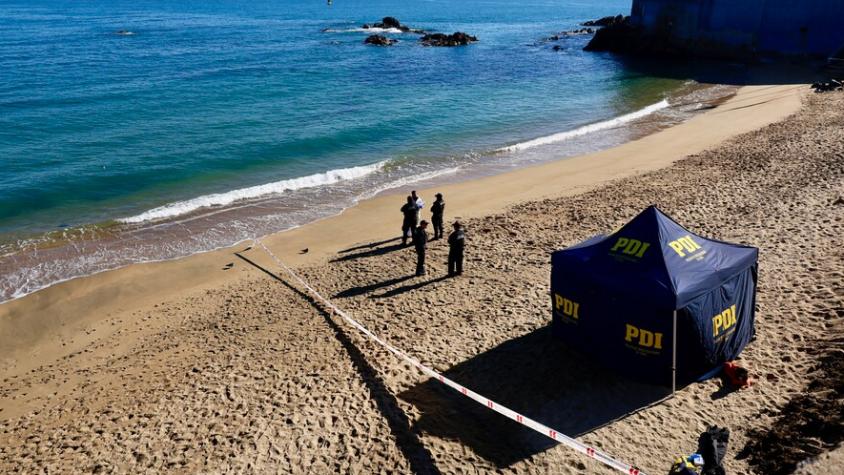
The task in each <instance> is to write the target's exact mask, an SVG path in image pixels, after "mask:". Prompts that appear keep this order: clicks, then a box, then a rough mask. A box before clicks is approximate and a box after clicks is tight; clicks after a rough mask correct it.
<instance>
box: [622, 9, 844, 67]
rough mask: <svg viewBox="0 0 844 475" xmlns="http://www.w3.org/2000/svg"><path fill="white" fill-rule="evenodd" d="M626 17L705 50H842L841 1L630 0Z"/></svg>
mask: <svg viewBox="0 0 844 475" xmlns="http://www.w3.org/2000/svg"><path fill="white" fill-rule="evenodd" d="M630 16H631V21H632V22H633V23H634V24H635V25H639V26H642V27H643V28H644V29H645V30H646V31H647V32H651V33H666V34H669V35H670V36H671V37H672V38H674V39H677V40H680V41H692V42H696V43H702V44H704V45H707V46H710V47H716V46H718V47H726V48H738V49H744V50H747V51H750V52H754V53H762V54H766V53H775V54H788V55H804V54H808V55H816V56H829V55H831V54H833V53H835V52H836V51H837V50H838V49H839V48H841V47H842V46H844V0H633V7H632V10H631V15H630Z"/></svg>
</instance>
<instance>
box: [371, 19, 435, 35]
mask: <svg viewBox="0 0 844 475" xmlns="http://www.w3.org/2000/svg"><path fill="white" fill-rule="evenodd" d="M361 28H363V29H364V30H371V29H373V28H380V29H382V30H399V31H402V32H404V33H417V34H420V35H423V34H425V30H419V29H416V28H411V27H409V26H407V25H402V24H401V22H400V21H399V20H398V19H396V18H395V17H391V16H385V17H384V18H382V19H381V22H379V23H373V24H371V25H370V24H368V23H367V24H364V25H363V26H362V27H361Z"/></svg>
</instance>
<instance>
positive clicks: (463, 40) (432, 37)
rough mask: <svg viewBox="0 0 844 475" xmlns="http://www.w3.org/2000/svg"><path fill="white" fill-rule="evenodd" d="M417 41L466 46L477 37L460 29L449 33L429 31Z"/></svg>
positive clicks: (427, 43)
mask: <svg viewBox="0 0 844 475" xmlns="http://www.w3.org/2000/svg"><path fill="white" fill-rule="evenodd" d="M419 41H420V42H421V43H422V44H423V45H425V46H466V45H468V44H469V43H475V42H477V41H478V38H477V37H475V36H472V35H468V34H466V33H463V32H461V31H457V32H454V33H452V34H450V35H446V34H443V33H429V34H427V35H425V36H423V37H422V38H420V39H419Z"/></svg>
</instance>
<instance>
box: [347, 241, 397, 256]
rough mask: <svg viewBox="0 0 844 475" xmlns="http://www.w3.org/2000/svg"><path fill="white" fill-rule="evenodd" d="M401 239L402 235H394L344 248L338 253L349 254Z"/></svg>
mask: <svg viewBox="0 0 844 475" xmlns="http://www.w3.org/2000/svg"><path fill="white" fill-rule="evenodd" d="M400 239H401V238H400V237H394V238H390V239H385V240H383V241H377V242H371V243H369V244H361V245H360V246H354V247H350V248H348V249H343V250H342V251H340V252H339V253H338V254H348V253H350V252H353V251H360V250H362V249H372V248H373V247H378V246H381V245H384V244H388V243H391V242H393V241H398V240H400Z"/></svg>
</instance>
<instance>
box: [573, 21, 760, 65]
mask: <svg viewBox="0 0 844 475" xmlns="http://www.w3.org/2000/svg"><path fill="white" fill-rule="evenodd" d="M609 18H612V20H611V21H610V20H609ZM605 20H606V21H605ZM597 22H601V23H604V24H605V25H606V26H603V27H601V28H599V29H598V30H597V31H596V32H595V36H593V37H592V40H591V41H589V44H587V45H586V47H585V48H583V49H584V50H585V51H610V52H613V53H621V54H627V55H635V56H650V57H670V58H690V57H702V58H715V59H730V60H747V59H751V58H752V57H753V52H752V51H750V50H749V49H747V48H743V47H740V46H733V47H730V48H725V47H724V45H722V44H718V43H714V42H709V41H707V40H705V39H699V40H696V41H689V40H681V39H676V38H674V37H673V36H672V35H671V32H670V30H668V29H666V30H659V31H654V32H646V31H645V30H644V29H642V28H641V27H639V26H636V25H634V24H633V23H632V22H631V21H630V17H622V16H621V15H618V16H615V17H607V18H606V19H605V18H602V19H600V20H597ZM587 23H588V22H587ZM585 24H586V23H584V25H585Z"/></svg>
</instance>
